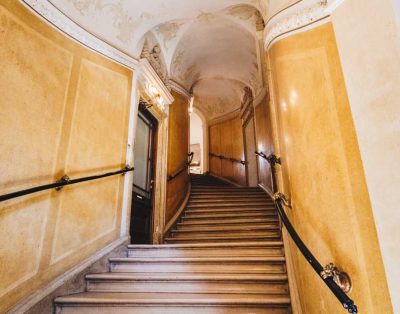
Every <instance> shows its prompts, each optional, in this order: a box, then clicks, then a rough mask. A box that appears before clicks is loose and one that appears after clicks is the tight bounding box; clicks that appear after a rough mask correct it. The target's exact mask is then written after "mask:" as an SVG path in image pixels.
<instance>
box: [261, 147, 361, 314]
mask: <svg viewBox="0 0 400 314" xmlns="http://www.w3.org/2000/svg"><path fill="white" fill-rule="evenodd" d="M256 154H257V155H258V156H260V157H262V158H264V159H266V160H267V161H268V162H269V164H270V166H271V174H272V189H273V192H274V203H275V208H276V210H277V211H278V213H279V216H280V218H281V220H282V223H283V224H284V225H285V227H286V229H287V231H288V233H289V234H290V236H291V238H292V239H293V241H294V243H295V244H296V246H297V247H298V248H299V250H300V252H301V253H302V254H303V256H304V257H305V258H306V259H307V261H308V262H309V263H310V265H311V267H312V268H313V269H314V270H315V272H316V273H317V274H318V276H319V277H320V278H321V279H322V280H323V281H324V282H325V284H326V285H327V286H328V288H329V289H330V290H331V291H332V293H333V294H334V295H335V296H336V298H337V299H338V300H339V301H340V302H341V304H342V305H343V307H344V308H345V309H346V310H347V311H348V312H349V313H358V308H357V306H356V305H355V304H354V301H353V300H352V299H350V298H349V296H348V295H347V294H346V293H345V292H344V291H343V290H342V288H341V287H340V286H339V285H338V284H337V283H336V282H335V280H334V277H333V276H326V275H325V273H326V269H325V268H324V267H322V265H321V263H320V262H319V261H318V260H317V259H316V257H315V256H314V255H313V254H312V253H311V251H310V250H309V249H308V248H307V246H306V245H305V243H304V242H303V240H302V239H301V238H300V236H299V234H298V233H297V231H296V230H295V228H294V227H293V225H292V223H291V222H290V220H289V218H288V216H287V215H286V212H285V210H284V206H287V204H286V202H287V200H286V198H285V196H284V195H283V194H282V193H279V192H278V185H277V181H276V172H275V165H276V164H281V159H280V158H278V157H277V156H275V155H274V154H271V155H269V156H266V155H265V154H264V153H262V152H260V153H259V152H256ZM333 266H334V265H333Z"/></svg>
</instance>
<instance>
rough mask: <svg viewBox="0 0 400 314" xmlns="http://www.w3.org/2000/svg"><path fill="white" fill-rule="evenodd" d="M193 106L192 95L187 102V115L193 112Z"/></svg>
mask: <svg viewBox="0 0 400 314" xmlns="http://www.w3.org/2000/svg"><path fill="white" fill-rule="evenodd" d="M193 104H194V96H193V95H192V97H190V100H189V109H188V111H189V114H191V113H192V112H193Z"/></svg>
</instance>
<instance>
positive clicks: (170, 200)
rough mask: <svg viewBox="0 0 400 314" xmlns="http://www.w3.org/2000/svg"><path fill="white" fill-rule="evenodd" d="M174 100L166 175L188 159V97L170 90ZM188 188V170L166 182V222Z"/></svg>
mask: <svg viewBox="0 0 400 314" xmlns="http://www.w3.org/2000/svg"><path fill="white" fill-rule="evenodd" d="M172 96H173V97H174V99H175V100H174V102H173V103H172V104H171V105H170V106H169V121H168V167H167V169H168V175H171V174H173V173H174V172H176V171H178V170H179V169H180V168H181V167H182V166H184V165H185V163H187V161H188V151H189V112H188V99H187V98H186V97H185V96H183V95H181V94H179V93H177V92H174V91H173V92H172ZM188 188H189V172H188V171H183V172H182V173H181V174H180V175H179V176H178V177H176V178H175V179H173V180H172V181H169V182H168V184H167V207H166V216H165V222H166V224H167V223H168V222H169V221H170V219H171V218H172V217H173V216H174V214H175V213H176V211H177V210H178V209H179V207H180V205H181V204H182V202H183V200H184V199H185V196H186V194H187V193H186V192H187V189H188Z"/></svg>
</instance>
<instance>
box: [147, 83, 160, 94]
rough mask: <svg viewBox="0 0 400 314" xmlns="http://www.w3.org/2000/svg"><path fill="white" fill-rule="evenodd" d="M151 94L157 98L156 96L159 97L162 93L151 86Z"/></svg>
mask: <svg viewBox="0 0 400 314" xmlns="http://www.w3.org/2000/svg"><path fill="white" fill-rule="evenodd" d="M149 93H150V94H151V95H152V96H156V95H159V94H160V93H159V92H158V90H157V88H155V87H154V86H153V85H150V86H149Z"/></svg>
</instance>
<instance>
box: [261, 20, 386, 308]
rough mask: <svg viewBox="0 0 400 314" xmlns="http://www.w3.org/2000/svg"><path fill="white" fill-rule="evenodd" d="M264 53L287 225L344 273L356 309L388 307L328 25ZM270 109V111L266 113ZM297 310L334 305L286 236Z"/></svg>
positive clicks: (277, 44) (380, 259)
mask: <svg viewBox="0 0 400 314" xmlns="http://www.w3.org/2000/svg"><path fill="white" fill-rule="evenodd" d="M267 58H269V64H270V67H271V68H270V70H271V72H270V73H271V80H272V89H273V92H274V99H273V102H274V106H275V110H274V111H276V112H277V116H276V117H274V118H275V119H276V121H277V126H278V140H279V146H280V156H281V158H282V163H283V168H282V169H283V178H284V180H283V182H281V190H282V185H283V186H284V191H285V192H286V193H287V194H288V195H290V196H291V200H292V205H293V209H292V210H288V215H289V216H290V218H291V220H292V222H293V224H294V226H295V228H296V229H297V231H298V232H299V234H300V236H301V237H302V239H303V240H304V241H305V243H306V244H307V245H308V246H309V248H310V249H311V251H312V252H314V254H315V255H316V256H317V258H319V259H320V261H321V262H322V263H323V264H328V263H329V262H334V263H335V264H336V265H337V266H338V267H339V268H342V269H344V270H345V271H346V272H348V273H349V274H350V275H351V278H352V280H353V285H354V287H353V292H352V293H351V294H350V297H351V298H353V299H354V300H355V301H356V303H357V305H358V306H359V310H360V312H363V313H391V312H392V307H391V302H390V297H389V293H388V287H387V283H386V280H385V273H384V268H383V263H382V257H381V255H380V248H379V244H378V239H377V233H376V227H375V221H374V217H373V215H372V210H371V203H370V198H369V194H368V190H367V185H366V181H365V175H364V169H363V164H362V161H361V156H360V151H359V148H358V142H357V138H356V133H355V129H354V125H353V120H352V114H351V111H350V106H349V100H348V96H347V91H346V87H345V83H344V78H343V74H342V71H341V62H340V58H339V54H338V50H337V46H336V41H335V34H334V31H333V27H332V24H331V23H327V24H324V25H323V26H320V27H317V28H314V29H312V30H308V31H306V32H303V33H301V34H297V35H293V36H291V37H288V38H285V39H283V40H281V41H279V42H277V43H275V44H274V45H273V46H272V47H271V48H270V50H269V51H268V53H267ZM274 111H272V112H274ZM289 242H290V243H291V251H292V254H293V262H294V265H295V270H296V274H295V275H296V282H297V284H298V291H299V295H300V302H301V305H302V310H303V313H307V314H312V313H321V312H323V313H340V312H342V311H344V310H343V309H342V306H341V304H340V303H339V302H338V301H337V300H336V298H335V297H334V296H333V294H332V293H331V292H330V291H329V290H328V288H327V287H325V285H324V284H323V282H322V281H321V280H320V278H319V277H318V276H317V275H316V274H315V273H314V271H313V270H312V268H311V267H310V266H309V264H308V262H307V261H306V260H305V259H304V257H303V256H301V254H300V253H299V251H298V250H297V248H296V247H295V246H294V245H293V243H292V242H291V241H289Z"/></svg>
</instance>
